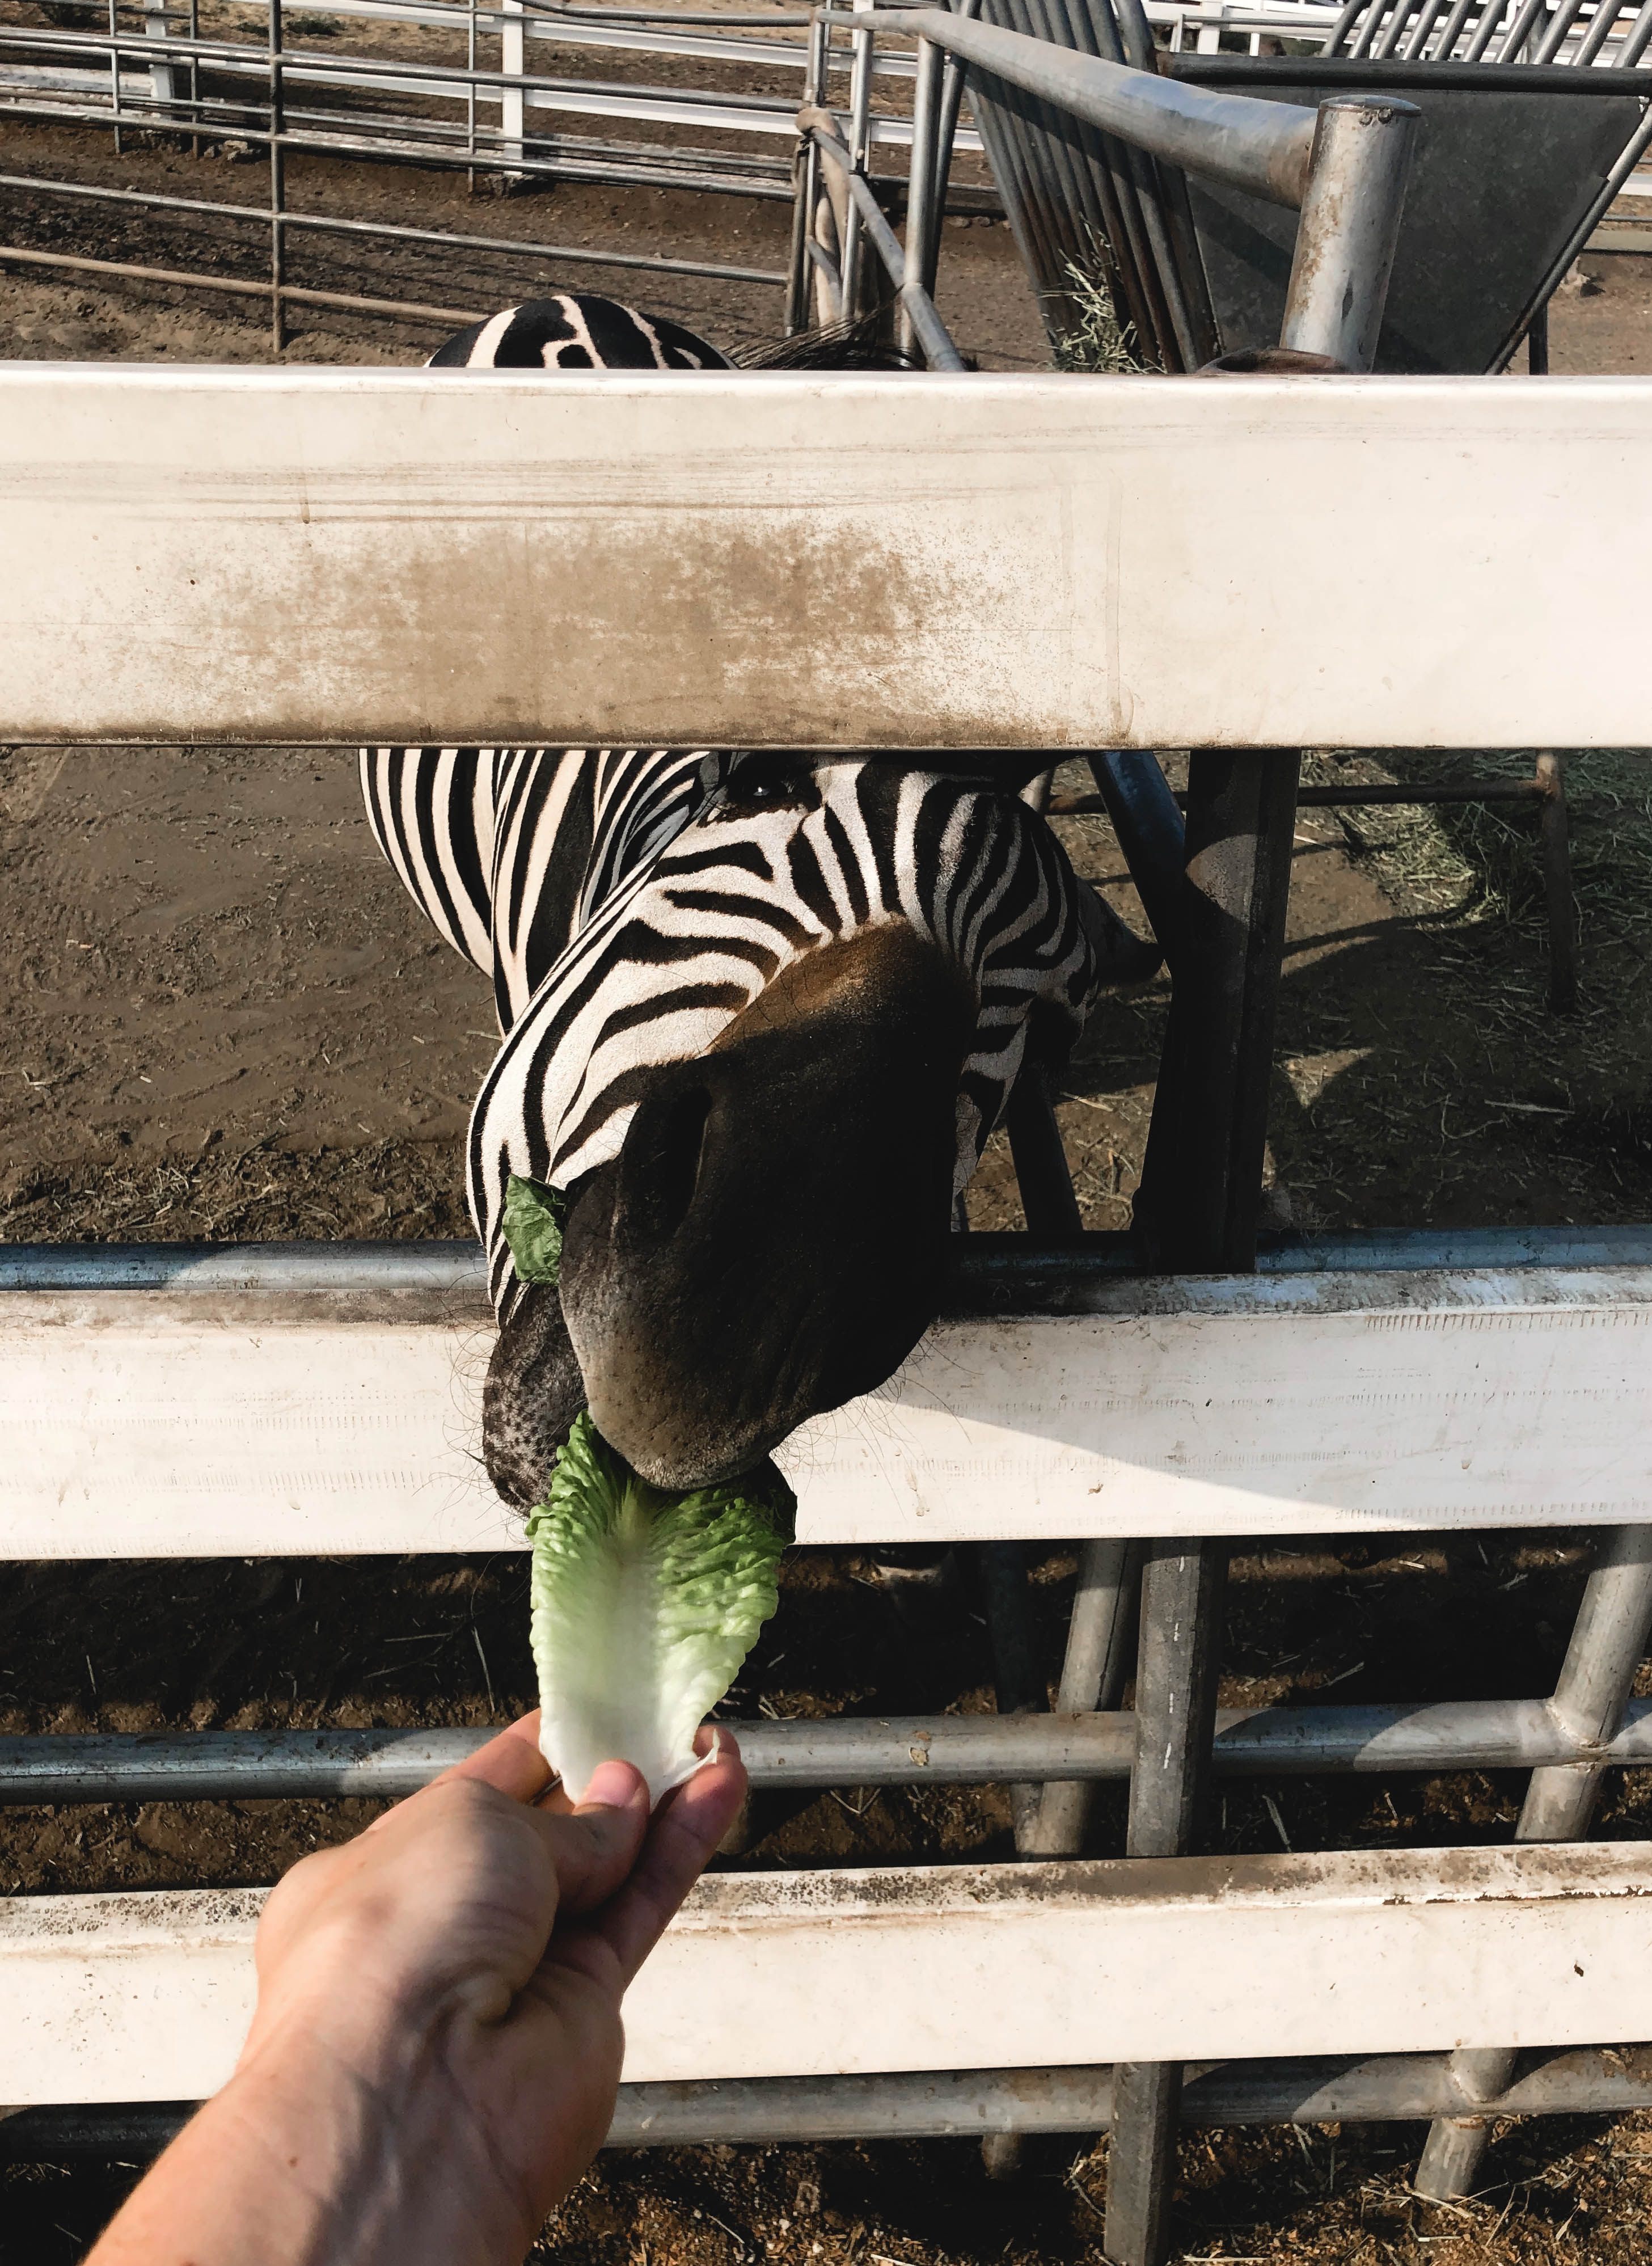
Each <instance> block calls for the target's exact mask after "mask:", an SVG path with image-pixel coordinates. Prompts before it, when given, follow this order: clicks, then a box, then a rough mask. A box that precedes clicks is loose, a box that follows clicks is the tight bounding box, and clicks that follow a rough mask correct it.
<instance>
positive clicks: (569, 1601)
mask: <svg viewBox="0 0 1652 2266" xmlns="http://www.w3.org/2000/svg"><path fill="white" fill-rule="evenodd" d="M796 1513H797V1499H796V1497H795V1496H794V1495H793V1493H792V1490H791V1489H790V1488H788V1487H787V1485H786V1481H785V1480H783V1479H782V1478H781V1477H780V1474H779V1473H778V1471H776V1470H775V1468H774V1466H773V1465H772V1464H770V1465H766V1466H764V1467H762V1468H761V1469H760V1470H758V1471H756V1472H748V1473H743V1474H742V1476H741V1477H740V1478H738V1479H735V1480H725V1481H723V1482H722V1483H721V1484H720V1485H719V1486H716V1487H707V1488H691V1489H689V1490H687V1491H685V1492H683V1493H677V1492H676V1491H674V1490H672V1489H670V1488H657V1487H654V1486H651V1485H650V1483H649V1482H648V1481H647V1480H645V1479H641V1478H640V1477H639V1476H638V1474H637V1473H635V1472H633V1471H632V1468H631V1466H630V1465H629V1464H628V1463H626V1461H625V1458H623V1457H622V1456H621V1455H619V1454H618V1451H616V1450H615V1449H613V1448H610V1446H609V1444H608V1443H607V1441H605V1440H604V1439H603V1437H602V1436H601V1434H600V1433H599V1432H598V1431H597V1429H596V1426H595V1425H594V1424H593V1423H592V1422H591V1420H590V1416H589V1414H581V1416H580V1417H579V1419H578V1420H577V1422H575V1424H574V1429H573V1431H572V1433H571V1434H570V1435H569V1437H568V1442H567V1446H566V1447H564V1448H563V1449H562V1450H561V1451H560V1453H559V1456H558V1458H557V1463H556V1468H555V1470H554V1471H553V1472H552V1476H551V1485H550V1488H549V1490H548V1492H547V1494H546V1496H545V1502H543V1503H542V1504H541V1505H540V1507H539V1508H538V1509H537V1510H536V1511H535V1512H534V1513H533V1514H532V1516H531V1517H530V1519H529V1521H528V1533H529V1538H530V1540H531V1542H532V1545H533V1576H532V1608H533V1623H532V1641H533V1657H534V1665H535V1667H536V1669H537V1671H538V1678H539V1707H540V1718H539V1745H540V1751H541V1752H542V1753H543V1754H544V1756H545V1760H546V1761H547V1762H548V1763H549V1764H550V1765H551V1766H552V1769H553V1770H556V1771H559V1773H561V1777H562V1783H563V1785H564V1787H565V1788H566V1789H567V1793H568V1794H569V1795H571V1796H572V1797H573V1799H574V1801H575V1802H578V1801H579V1800H581V1797H582V1795H583V1794H584V1791H585V1787H586V1786H587V1785H588V1782H589V1780H590V1776H591V1773H592V1772H593V1771H594V1770H595V1769H596V1766H597V1765H598V1764H599V1763H602V1762H606V1761H608V1760H610V1758H615V1757H618V1758H619V1759H620V1760H622V1761H625V1762H628V1763H634V1764H635V1765H636V1767H637V1768H638V1769H639V1770H640V1772H641V1773H642V1774H643V1776H644V1777H645V1778H646V1779H647V1781H648V1794H649V1798H650V1801H651V1802H655V1803H657V1802H659V1801H660V1800H661V1798H662V1795H666V1794H668V1793H669V1791H670V1790H671V1788H672V1787H675V1786H680V1785H681V1784H682V1783H683V1780H684V1779H686V1778H689V1777H691V1775H692V1774H693V1773H694V1772H695V1771H696V1770H698V1768H699V1765H700V1760H701V1758H699V1757H698V1756H697V1755H696V1754H695V1752H694V1735H695V1733H696V1732H697V1731H698V1729H699V1727H700V1725H701V1723H702V1722H703V1721H705V1717H706V1715H707V1714H710V1712H711V1710H712V1709H713V1707H715V1706H716V1705H717V1702H718V1701H719V1700H720V1699H721V1698H722V1697H723V1695H724V1693H725V1692H727V1689H728V1687H729V1685H731V1684H732V1683H733V1682H734V1680H735V1677H736V1676H737V1675H738V1674H739V1672H740V1669H741V1666H742V1663H743V1662H744V1660H745V1657H746V1655H747V1654H748V1653H749V1651H750V1649H751V1648H752V1646H753V1645H754V1644H755V1643H756V1641H757V1632H758V1630H759V1629H760V1628H761V1627H762V1626H763V1625H764V1621H766V1620H767V1619H769V1617H770V1616H771V1613H772V1612H774V1610H775V1606H776V1604H778V1568H779V1563H780V1559H781V1555H782V1553H784V1551H785V1549H786V1545H787V1544H788V1543H789V1542H790V1541H791V1540H792V1539H793V1533H794V1532H795V1531H796Z"/></svg>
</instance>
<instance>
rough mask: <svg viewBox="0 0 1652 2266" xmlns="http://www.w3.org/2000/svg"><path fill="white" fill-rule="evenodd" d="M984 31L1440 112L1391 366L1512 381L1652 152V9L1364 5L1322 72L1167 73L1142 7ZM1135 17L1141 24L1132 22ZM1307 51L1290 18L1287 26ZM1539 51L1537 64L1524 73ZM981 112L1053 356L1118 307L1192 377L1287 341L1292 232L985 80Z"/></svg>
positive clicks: (1200, 76)
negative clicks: (1241, 351)
mask: <svg viewBox="0 0 1652 2266" xmlns="http://www.w3.org/2000/svg"><path fill="white" fill-rule="evenodd" d="M981 14H982V16H983V18H984V19H985V20H987V21H990V22H994V23H998V24H1001V25H1003V26H1005V28H1008V29H1013V30H1017V31H1025V32H1027V33H1033V34H1034V36H1038V37H1042V38H1047V39H1049V40H1053V41H1054V42H1055V43H1056V45H1059V46H1064V47H1071V48H1078V50H1079V51H1080V52H1084V53H1088V54H1093V55H1104V56H1107V57H1108V58H1109V59H1112V60H1115V61H1124V62H1132V63H1135V64H1136V65H1137V67H1138V68H1142V67H1145V68H1149V69H1151V68H1157V69H1159V70H1160V71H1162V72H1164V73H1165V74H1166V75H1168V76H1173V77H1177V78H1180V79H1182V80H1184V81H1187V82H1189V83H1191V84H1197V85H1201V86H1222V87H1224V88H1227V89H1230V90H1232V91H1235V92H1238V91H1243V92H1244V93H1246V94H1247V95H1254V96H1258V97H1261V98H1262V99H1267V100H1271V101H1277V102H1288V103H1294V104H1297V105H1301V106H1305V107H1310V108H1312V107H1313V106H1316V105H1317V104H1319V102H1321V101H1323V100H1324V99H1325V98H1326V97H1327V95H1331V94H1338V93H1351V92H1356V91H1357V92H1360V93H1379V92H1382V91H1392V92H1393V93H1396V94H1403V95H1404V97H1405V98H1406V99H1407V101H1410V102H1413V103H1414V104H1415V105H1416V106H1418V108H1419V109H1420V110H1421V111H1422V113H1423V124H1422V131H1421V134H1420V135H1419V139H1418V147H1417V152H1416V157H1415V160H1414V166H1413V171H1412V176H1411V183H1410V187H1409V191H1408V194H1407V201H1406V210H1405V217H1404V221H1403V223H1402V226H1401V230H1400V244H1399V249H1398V252H1397V253H1396V256H1395V261H1394V268H1393V279H1392V281H1391V283H1390V286H1389V294H1388V307H1387V316H1386V320H1385V327H1384V331H1383V336H1382V342H1381V346H1380V347H1379V350H1378V359H1377V364H1376V367H1377V369H1378V370H1382V371H1389V372H1408V373H1419V372H1423V373H1430V372H1474V371H1482V370H1497V369H1502V368H1503V367H1504V365H1505V364H1506V363H1507V362H1508V360H1509V356H1510V355H1512V353H1513V352H1514V350H1515V348H1516V347H1517V345H1518V344H1519V342H1520V340H1521V339H1522V338H1523V337H1524V336H1525V335H1526V333H1527V332H1528V330H1529V329H1530V328H1531V325H1532V324H1533V322H1534V321H1535V320H1536V319H1537V318H1539V317H1540V315H1541V311H1542V310H1543V309H1544V308H1545V307H1546V303H1547V301H1548V297H1549V295H1550V293H1551V292H1552V291H1553V289H1554V287H1555V285H1556V284H1557V283H1558V282H1559V281H1561V277H1562V276H1563V275H1564V274H1565V273H1566V270H1567V268H1568V267H1569V266H1570V264H1571V262H1572V260H1573V259H1575V257H1576V256H1577V253H1578V252H1579V250H1580V249H1581V248H1582V246H1583V244H1584V243H1585V242H1586V241H1587V239H1588V237H1589V235H1590V231H1591V230H1592V229H1593V228H1594V226H1595V223H1596V222H1597V220H1598V218H1599V216H1600V215H1601V213H1602V212H1604V209H1605V208H1606V207H1607V206H1608V205H1609V204H1610V203H1611V201H1612V198H1613V196H1614V195H1615V194H1616V193H1617V190H1618V188H1619V186H1620V185H1621V183H1622V181H1623V179H1625V178H1626V176H1627V174H1628V172H1630V171H1631V170H1632V169H1633V167H1634V164H1635V162H1636V160H1637V159H1638V158H1639V157H1640V156H1641V153H1642V151H1643V150H1645V148H1646V147H1647V145H1648V139H1649V138H1652V112H1649V111H1648V96H1652V71H1648V70H1642V69H1637V68H1636V67H1635V66H1636V65H1637V64H1638V63H1639V62H1640V60H1641V55H1643V53H1644V52H1645V51H1646V49H1647V48H1648V43H1649V42H1652V0H1637V4H1635V5H1634V7H1632V8H1631V9H1630V10H1629V11H1628V12H1627V13H1625V12H1623V11H1620V10H1619V8H1618V7H1617V6H1616V5H1615V4H1614V0H1601V4H1600V5H1599V6H1598V7H1597V9H1596V10H1595V11H1593V12H1592V13H1590V14H1589V15H1584V14H1583V12H1582V10H1581V6H1580V4H1579V0H1560V5H1559V7H1558V8H1556V9H1553V11H1551V9H1550V8H1549V6H1548V4H1547V0H1491V4H1490V5H1489V6H1488V7H1487V8H1485V9H1484V10H1483V11H1476V9H1475V8H1474V7H1473V5H1472V4H1464V0H1459V4H1458V5H1457V6H1456V7H1454V8H1453V9H1452V10H1451V13H1450V14H1449V16H1448V15H1446V14H1445V12H1444V6H1443V4H1440V0H1363V4H1361V5H1359V6H1357V7H1354V8H1349V9H1348V10H1345V11H1344V15H1343V18H1342V20H1341V24H1339V26H1337V28H1336V30H1335V31H1334V33H1333V34H1332V37H1331V40H1329V41H1328V42H1327V53H1326V54H1325V55H1319V56H1312V55H1297V56H1289V57H1287V56H1277V57H1273V56H1268V57H1263V56H1250V55H1219V54H1218V55H1166V54H1158V53H1156V52H1154V51H1153V50H1152V49H1151V33H1149V31H1148V29H1147V26H1146V22H1145V18H1144V17H1143V16H1142V15H1141V11H1140V7H1139V0H1134V4H1133V0H1120V4H1119V5H1118V8H1117V11H1116V14H1115V8H1114V4H1113V0H1065V4H1064V5H1061V6H1059V7H1058V6H1056V5H1054V4H1049V5H1046V4H1044V0H983V5H982V8H981ZM1132 18H1136V19H1137V20H1136V21H1135V22H1134V23H1133V22H1132ZM1281 29H1282V32H1283V33H1289V30H1290V26H1289V24H1288V22H1282V26H1281ZM1519 55H1524V56H1526V57H1528V58H1529V60H1526V61H1524V62H1522V61H1517V60H1516V57H1517V56H1519ZM970 92H971V99H972V102H973V105H974V107H975V112H976V118H977V120H978V121H979V123H980V126H981V130H982V135H983V139H984V141H985V143H986V146H987V150H988V153H989V156H990V159H991V162H992V164H993V168H994V171H995V172H996V174H997V177H998V186H999V188H1000V191H1001V193H1002V194H1003V196H1004V199H1005V206H1006V208H1008V211H1009V214H1010V217H1011V221H1012V224H1013V226H1014V228H1015V230H1016V234H1017V238H1018V240H1019V241H1020V246H1021V251H1022V254H1023V257H1024V258H1025V259H1026V260H1027V267H1028V269H1029V272H1030V273H1031V274H1032V276H1033V279H1034V283H1035V285H1036V287H1037V289H1038V291H1039V294H1040V299H1041V303H1042V307H1043V311H1044V318H1045V323H1046V325H1047V327H1048V329H1049V334H1050V337H1051V340H1052V342H1053V343H1054V344H1056V347H1057V348H1058V349H1059V348H1060V347H1063V345H1064V344H1065V343H1066V342H1067V341H1070V340H1071V339H1072V338H1073V336H1074V334H1075V333H1077V332H1078V331H1079V330H1080V329H1081V328H1082V327H1083V325H1084V324H1085V319H1086V316H1088V317H1089V318H1090V319H1091V321H1092V323H1093V297H1092V298H1091V299H1090V300H1088V301H1086V296H1085V291H1084V289H1083V288H1082V285H1083V281H1084V279H1086V278H1096V279H1099V280H1101V281H1105V282H1106V283H1107V285H1108V286H1109V287H1110V289H1111V291H1112V294H1113V298H1114V303H1115V307H1116V309H1117V311H1118V313H1119V316H1120V318H1121V319H1122V321H1124V322H1126V323H1128V325H1129V329H1130V332H1131V333H1133V344H1134V349H1135V353H1136V355H1137V359H1138V360H1139V361H1141V362H1144V363H1145V364H1147V365H1148V366H1149V367H1152V366H1155V365H1156V366H1158V367H1160V368H1163V369H1193V368H1196V367H1198V366H1199V364H1200V363H1201V362H1204V361H1207V360H1209V359H1210V356H1211V355H1212V354H1215V353H1219V352H1223V351H1228V352H1232V350H1234V349H1235V348H1238V347H1248V346H1257V345H1266V344H1268V343H1270V342H1271V341H1272V340H1275V339H1276V338H1277V337H1278V335H1279V324H1280V317H1281V314H1282V311H1283V306H1284V299H1285V287H1286V283H1287V281H1288V279H1289V276H1290V260H1291V250H1292V245H1293V242H1294V238H1295V233H1296V219H1295V216H1294V214H1292V213H1290V212H1288V211H1286V210H1284V209H1283V208H1278V207H1275V206H1272V205H1269V204H1266V203H1263V202H1262V201H1261V200H1260V199H1258V198H1255V197H1252V196H1248V195H1246V194H1242V193H1240V192H1239V191H1236V190H1232V189H1229V188H1226V187H1223V186H1217V185H1215V184H1212V183H1209V182H1205V181H1202V180H1199V179H1195V178H1190V177H1187V176H1183V175H1181V174H1179V173H1176V172H1174V171H1173V169H1171V168H1168V167H1166V166H1163V165H1157V164H1154V163H1153V161H1151V160H1150V159H1147V158H1144V157H1141V156H1140V155H1139V153H1131V152H1129V151H1127V150H1123V149H1122V147H1121V146H1120V145H1119V144H1117V143H1110V142H1109V141H1108V138H1107V136H1105V135H1099V134H1096V133H1095V132H1093V129H1090V128H1085V127H1082V126H1078V125H1076V124H1075V123H1074V122H1073V121H1071V120H1065V119H1063V118H1061V117H1060V116H1059V115H1058V114H1056V113H1053V112H1050V111H1048V110H1046V109H1045V108H1044V107H1043V106H1041V105H1039V104H1037V103H1036V102H1034V101H1033V100H1031V99H1029V98H1027V96H1025V95H1022V94H1020V93H1018V92H1017V91H1016V90H1014V89H1013V88H1010V87H1005V86H1004V85H1003V84H1001V83H999V82H995V81H993V80H991V79H990V78H987V77H983V76H981V75H979V74H977V73H976V72H975V71H972V72H971V74H970Z"/></svg>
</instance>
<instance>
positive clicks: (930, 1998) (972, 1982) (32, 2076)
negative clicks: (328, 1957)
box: [0, 1842, 1652, 2106]
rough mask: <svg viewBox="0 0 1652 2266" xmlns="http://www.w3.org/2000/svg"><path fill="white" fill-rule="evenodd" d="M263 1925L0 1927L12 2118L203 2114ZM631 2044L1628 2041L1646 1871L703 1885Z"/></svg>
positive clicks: (1421, 1866) (1174, 1874)
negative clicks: (69, 2112)
mask: <svg viewBox="0 0 1652 2266" xmlns="http://www.w3.org/2000/svg"><path fill="white" fill-rule="evenodd" d="M259 1901H260V1899H259V1892H257V1891H255V1890H230V1891H206V1892H196V1893H189V1892H182V1893H179V1892H172V1891H163V1892H159V1893H144V1894H139V1895H124V1896H108V1897H14V1898H11V1899H10V1900H8V1901H6V1902H4V1903H0V2035H4V2037H5V2039H6V2042H7V2050H6V2056H5V2080H4V2086H5V2091H6V2093H7V2094H8V2095H9V2096H10V2102H11V2105H13V2106H23V2105H26V2104H27V2103H30V2102H75V2101H134V2102H135V2101H164V2100H172V2101H177V2100H197V2099H199V2098H201V2095H203V2094H208V2093H210V2092H211V2091H213V2090H214V2089H215V2088H216V2087H217V2086H219V2085H220V2084H222V2083H223V2080H224V2078H225V2077H226V2076H227V2075H228V2074H229V2072H230V2067H231V2065H232V2064H233V2061H234V2058H235V2054H236V2050H237V2048H238V2044H239V2042H240V2039H241V2036H242V2035H243V2033H244V2031H245V2026H246V2021H247V2017H248V2014H249V2013H250V2010H251V2007H252V1932H253V1928H254V1926H255V1925H256V1921H257V1914H258V1911H259ZM625 2028H626V2038H627V2047H626V2060H625V2074H626V2076H627V2077H628V2078H629V2079H631V2080H633V2081H647V2080H676V2079H686V2078H719V2077H725V2078H750V2077H781V2076H791V2077H809V2076H827V2075H835V2074H838V2073H840V2072H847V2073H853V2072H866V2071H876V2070H926V2069H959V2068H963V2069H969V2068H980V2067H983V2066H992V2067H996V2068H1001V2069H1007V2068H1017V2067H1034V2066H1042V2065H1062V2064H1072V2063H1094V2062H1104V2061H1114V2060H1138V2059H1172V2060H1178V2061H1181V2060H1188V2061H1195V2060H1210V2059H1225V2058H1231V2057H1233V2056H1248V2055H1255V2054H1262V2055H1297V2054H1317V2053H1329V2052H1341V2053H1388V2052H1416V2051H1424V2050H1440V2049H1444V2048H1446V2047H1452V2046H1457V2045H1460V2044H1468V2045H1481V2044H1492V2043H1501V2044H1508V2043H1514V2044H1517V2045H1520V2046H1539V2045H1568V2044H1579V2043H1588V2042H1590V2041H1591V2040H1593V2041H1599V2040H1613V2039H1619V2038H1622V2039H1630V2040H1633V2039H1636V2038H1640V2037H1643V2036H1647V2035H1648V2034H1649V2033H1652V1845H1648V1844H1647V1843H1644V1842H1608V1843H1600V1844H1589V1843H1583V1844H1567V1845H1558V1846H1527V1847H1515V1848H1505V1849H1444V1850H1407V1851H1393V1852H1383V1853H1371V1852H1356V1853H1348V1852H1341V1853H1335V1854H1333V1855H1329V1856H1319V1857H1294V1856H1279V1857H1239V1858H1222V1859H1216V1858H1174V1859H1164V1858H1159V1859H1154V1860H1139V1859H1138V1860H1119V1861H1115V1862H1112V1863H1100V1864H1059V1865H1047V1866H1042V1865H1017V1866H998V1867H994V1866H983V1867H975V1866H958V1867H939V1868H895V1869H891V1870H888V1871H877V1872H870V1873H868V1872H844V1873H831V1872H822V1873H793V1874H784V1875H774V1874H764V1875H740V1874H721V1875H713V1877H711V1878H709V1879H707V1880H705V1881H704V1882H701V1884H700V1886H699V1887H698V1890H696V1891H695V1892H694V1894H693V1896H692V1897H691V1899H690V1901H689V1904H688V1905H687V1907H686V1908H685V1910H684V1911H683V1915H682V1916H681V1918H680V1919H678V1920H677V1921H676V1924H675V1925H674V1926H672V1928H671V1929H670V1931H669V1933H668V1935H667V1936H666V1938H665V1941H664V1942H663V1943H662V1945H661V1947H660V1949H659V1950H658V1951H657V1952H656V1953H655V1955H654V1958H653V1959H652V1960H651V1961H650V1963H648V1965H647V1967H646V1968H645V1969H644V1970H643V1973H642V1975H641V1977H640V1978H639V1981H638V1983H637V1985H636V1986H635V1988H634V1989H633V1990H632V1993H631V1996H630V1999H629V2000H628V2001H627V2005H626V2014H625Z"/></svg>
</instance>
